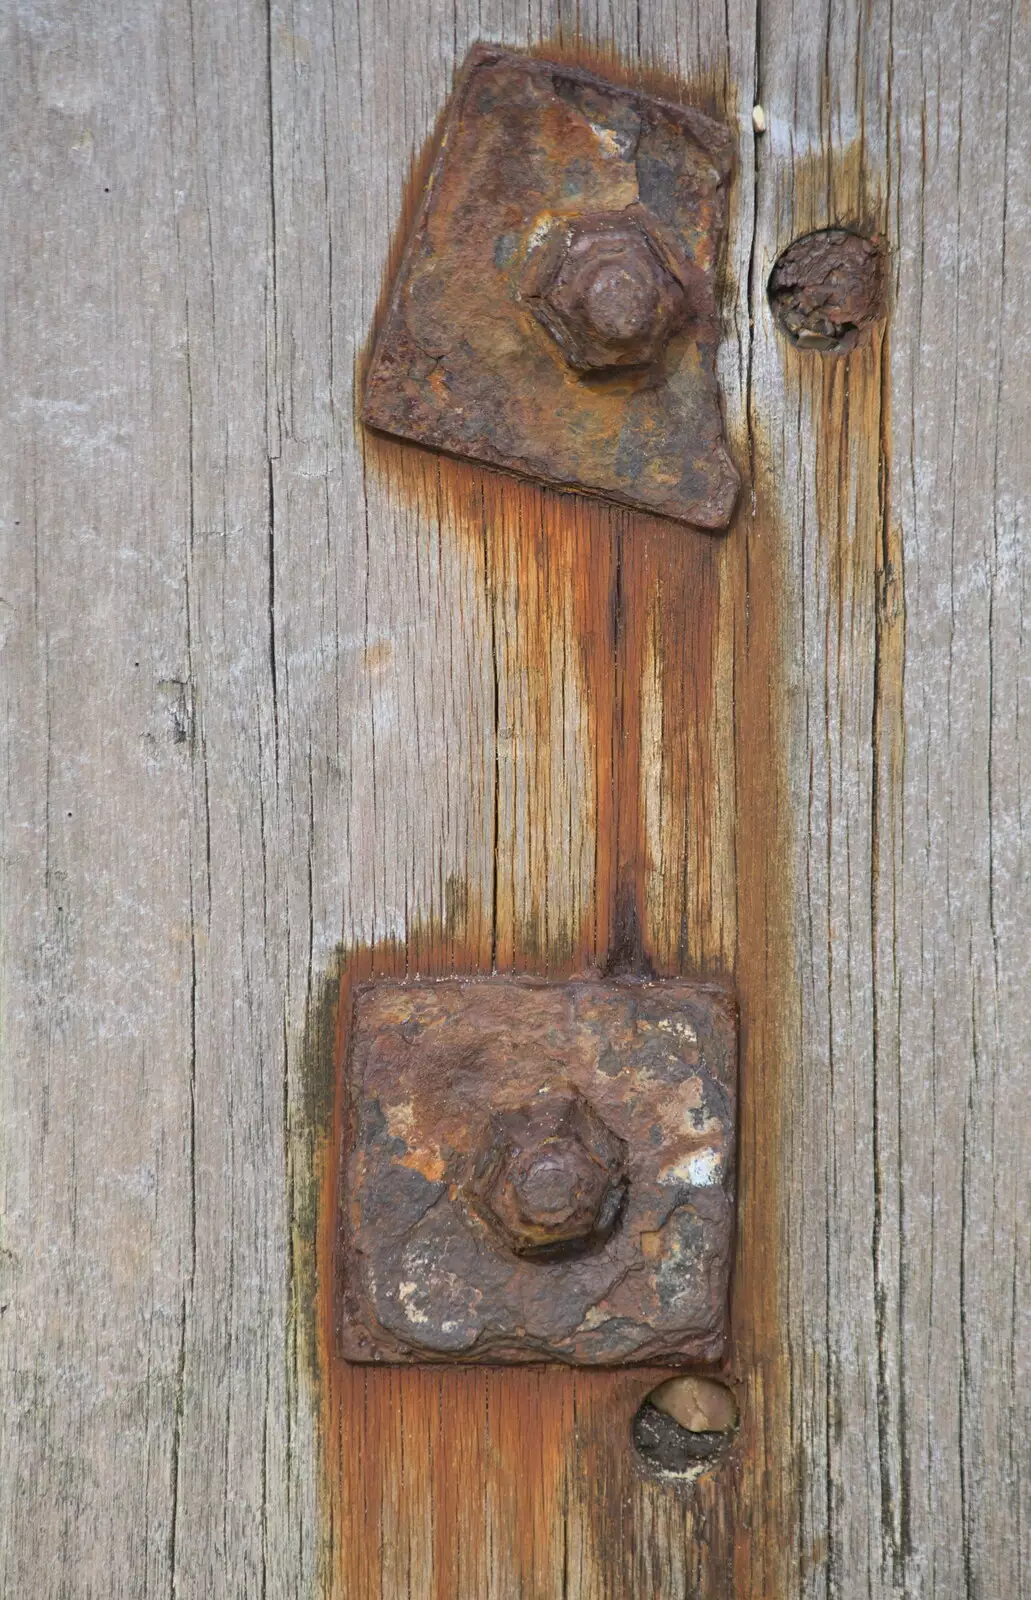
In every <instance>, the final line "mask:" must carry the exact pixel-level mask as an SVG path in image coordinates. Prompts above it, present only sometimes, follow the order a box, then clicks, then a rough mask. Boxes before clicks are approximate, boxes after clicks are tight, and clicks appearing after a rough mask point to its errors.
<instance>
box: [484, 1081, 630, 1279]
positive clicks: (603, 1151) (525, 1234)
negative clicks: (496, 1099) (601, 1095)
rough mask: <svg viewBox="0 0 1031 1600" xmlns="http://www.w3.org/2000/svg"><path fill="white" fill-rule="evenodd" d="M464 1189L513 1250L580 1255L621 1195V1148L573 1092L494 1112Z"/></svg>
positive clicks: (609, 1226)
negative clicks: (487, 1137) (487, 1138)
mask: <svg viewBox="0 0 1031 1600" xmlns="http://www.w3.org/2000/svg"><path fill="white" fill-rule="evenodd" d="M491 1134H492V1137H491V1140H490V1143H489V1144H488V1145H487V1146H486V1147H485V1149H484V1150H483V1151H481V1153H480V1155H479V1158H478V1159H477V1161H476V1165H475V1168H474V1172H473V1176H472V1180H471V1183H470V1185H469V1193H470V1197H471V1199H472V1202H473V1205H474V1206H475V1208H476V1210H477V1211H478V1212H479V1213H480V1215H481V1216H482V1217H484V1218H485V1220H486V1221H487V1222H489V1223H490V1224H491V1226H492V1227H493V1228H494V1229H495V1231H496V1232H497V1233H499V1234H500V1235H501V1237H502V1239H503V1240H504V1241H505V1243H506V1244H507V1245H508V1246H509V1248H510V1249H511V1250H513V1251H514V1252H515V1253H516V1255H520V1256H528V1257H531V1258H536V1259H548V1258H552V1259H554V1258H555V1257H560V1256H566V1255H580V1254H582V1253H584V1252H585V1251H587V1250H590V1249H593V1248H595V1247H596V1246H598V1245H600V1244H603V1243H604V1241H605V1240H606V1239H607V1238H608V1236H609V1234H610V1233H611V1232H612V1230H613V1228H614V1227H615V1225H616V1221H617V1218H618V1217H619V1213H620V1211H621V1210H622V1206H623V1200H624V1198H625V1195H626V1188H627V1178H626V1155H627V1152H626V1145H625V1144H624V1143H623V1140H622V1139H620V1138H618V1137H617V1136H616V1134H614V1133H613V1132H612V1130H611V1129H610V1128H608V1127H606V1125H605V1123H604V1122H603V1121H602V1119H601V1118H600V1117H599V1116H598V1114H597V1112H596V1111H595V1110H594V1109H593V1107H592V1106H591V1105H589V1104H588V1102H587V1101H586V1100H585V1099H584V1098H583V1096H582V1095H580V1094H579V1093H578V1092H577V1091H576V1090H575V1089H573V1088H568V1089H561V1090H546V1091H542V1093H541V1094H540V1095H538V1096H537V1098H536V1099H535V1100H534V1101H533V1102H531V1104H529V1105H526V1106H521V1107H519V1109H518V1110H514V1111H504V1112H499V1113H497V1114H496V1115H495V1117H494V1118H493V1122H492V1128H491Z"/></svg>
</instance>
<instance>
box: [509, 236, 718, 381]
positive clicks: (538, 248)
mask: <svg viewBox="0 0 1031 1600" xmlns="http://www.w3.org/2000/svg"><path fill="white" fill-rule="evenodd" d="M690 276H691V269H690V268H688V267H687V266H686V264H685V263H683V262H681V261H680V260H679V259H678V258H677V254H676V252H675V249H674V248H673V246H672V245H671V243H670V242H669V241H668V240H666V239H664V238H663V237H662V236H661V233H660V231H659V230H658V229H657V228H656V227H653V226H652V225H651V224H650V223H649V221H648V220H647V219H646V218H645V217H644V216H643V215H642V214H640V213H637V214H633V215H628V214H627V213H617V214H616V215H615V216H612V215H606V214H602V215H592V216H583V217H574V218H571V219H566V220H565V221H563V222H561V223H555V224H554V225H553V226H552V227H551V229H550V230H548V232H547V234H546V235H545V238H544V240H543V242H542V243H539V244H537V245H535V246H534V247H533V248H532V249H531V252H530V255H529V257H528V260H527V265H526V268H525V271H524V274H523V278H522V282H521V285H520V292H521V295H522V298H523V299H524V300H525V301H526V303H527V304H528V305H529V307H530V309H531V311H532V312H533V314H534V316H535V317H536V318H537V321H538V322H540V323H541V325H542V326H543V327H545V328H546V329H547V330H548V332H549V333H550V334H551V336H552V338H553V339H554V340H555V342H556V344H557V345H558V346H559V348H560V350H561V351H562V353H563V355H564V356H565V358H566V360H567V361H568V362H569V364H570V366H571V367H575V368H576V369H577V370H578V371H580V372H592V371H599V370H604V369H605V368H608V367H642V366H650V365H651V364H652V362H654V361H655V360H656V359H657V357H658V356H659V355H660V354H661V353H662V350H663V348H664V347H665V345H666V343H667V341H668V340H669V338H670V337H671V335H672V334H673V333H674V332H675V331H676V330H677V328H679V327H680V326H681V325H682V324H683V323H684V321H685V320H686V318H687V316H688V315H689V311H690V306H689V296H688V294H687V292H686V283H685V280H689V279H690Z"/></svg>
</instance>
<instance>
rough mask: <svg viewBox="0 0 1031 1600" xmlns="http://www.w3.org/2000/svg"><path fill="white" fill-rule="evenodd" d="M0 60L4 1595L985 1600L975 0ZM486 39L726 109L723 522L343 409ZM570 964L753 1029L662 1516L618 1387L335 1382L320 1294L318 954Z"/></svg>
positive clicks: (203, 15)
mask: <svg viewBox="0 0 1031 1600" xmlns="http://www.w3.org/2000/svg"><path fill="white" fill-rule="evenodd" d="M0 28H2V41H3V50H2V54H0V82H2V85H3V95H4V107H5V117H4V135H3V138H4V163H3V168H2V170H3V185H4V199H5V208H4V218H5V223H6V227H5V238H6V240H7V244H8V248H7V251H6V253H5V254H6V261H5V269H4V282H5V297H4V302H3V303H4V317H3V321H2V323H0V328H2V339H3V352H2V371H3V374H4V385H3V387H4V399H5V412H6V415H7V418H8V448H7V452H6V462H7V470H6V471H5V472H4V474H3V501H2V508H0V526H2V530H3V567H2V583H0V640H2V644H3V664H4V671H3V674H2V678H0V691H2V697H3V714H2V717H0V738H2V750H3V772H4V786H3V811H2V817H3V820H2V825H0V826H2V831H0V851H2V870H3V888H2V892H3V905H4V913H5V915H4V936H3V943H2V947H0V1008H2V1009H0V1018H2V1033H0V1052H2V1054H0V1061H2V1066H0V1460H2V1461H3V1463H4V1470H3V1471H2V1472H0V1592H2V1593H4V1594H10V1595H17V1596H19V1597H20V1596H22V1595H32V1596H48V1595H54V1596H59V1595H60V1596H64V1595H68V1596H80V1595H81V1596H87V1595H104V1596H123V1595H125V1596H132V1597H134V1600H135V1597H138V1596H140V1595H157V1594H167V1595H171V1596H181V1597H185V1596H191V1595H209V1594H210V1595H221V1594H233V1595H237V1594H238V1595H246V1596H254V1595H270V1596H273V1595H274V1596H279V1595H284V1596H285V1595H298V1596H301V1595H304V1596H308V1595H312V1594H329V1595H346V1596H347V1600H363V1597H365V1596H372V1595H375V1596H378V1597H380V1600H395V1597H400V1596H410V1597H412V1600H430V1597H434V1600H483V1597H484V1596H488V1597H490V1600H517V1597H531V1596H532V1597H534V1600H549V1597H552V1596H554V1597H555V1600H558V1597H559V1596H565V1597H567V1600H601V1597H605V1600H628V1597H631V1596H645V1595H647V1596H649V1597H651V1596H655V1597H669V1600H672V1597H674V1596H685V1595H691V1596H697V1597H715V1596H723V1595H731V1594H733V1595H735V1596H755V1597H759V1596H764V1597H768V1600H784V1597H786V1596H795V1595H798V1596H804V1597H809V1596H812V1597H817V1596H820V1597H824V1596H825V1597H828V1600H831V1597H834V1600H838V1597H851V1596H856V1597H859V1596H864V1597H878V1600H890V1597H892V1600H893V1597H897V1596H906V1597H909V1596H912V1597H920V1600H931V1597H937V1600H953V1597H955V1596H959V1595H962V1596H964V1597H967V1600H997V1597H1001V1596H1006V1597H1009V1596H1021V1595H1023V1594H1024V1593H1026V1592H1029V1587H1031V1576H1029V1574H1031V1534H1029V1531H1028V1530H1029V1516H1028V1511H1029V1507H1028V1497H1029V1493H1031V1490H1029V1484H1031V1452H1029V1446H1028V1442H1027V1441H1028V1438H1029V1437H1031V1406H1029V1400H1028V1395H1029V1392H1031V1381H1029V1380H1031V1372H1029V1365H1031V1251H1029V1248H1028V1234H1027V1218H1028V1215H1029V1214H1031V1193H1029V1189H1031V1148H1029V1146H1031V1140H1029V1135H1028V1121H1027V1118H1026V1115H1025V1109H1024V1108H1025V1101H1026V1084H1027V1068H1026V1065H1025V1060H1024V1056H1025V1034H1026V1031H1027V1019H1028V1004H1027V993H1028V978H1029V976H1031V973H1029V965H1031V959H1029V951H1031V901H1029V896H1028V888H1027V885H1028V871H1029V867H1028V844H1027V841H1028V837H1029V831H1031V815H1029V804H1028V799H1027V795H1026V773H1027V771H1028V764H1029V759H1031V749H1029V741H1031V732H1029V721H1028V718H1027V716H1026V714H1025V706H1024V701H1025V700H1026V698H1027V693H1028V687H1027V686H1028V681H1029V649H1031V646H1029V644H1028V640H1027V637H1026V628H1025V623H1024V602H1025V594H1026V590H1027V586H1028V581H1029V574H1028V561H1027V557H1026V555H1025V553H1024V549H1023V543H1024V532H1025V525H1026V521H1027V515H1028V507H1027V495H1028V485H1029V468H1028V444H1027V437H1026V435H1027V430H1026V426H1025V424H1024V413H1025V410H1026V399H1025V397H1026V393H1027V390H1028V386H1029V380H1031V334H1029V332H1028V321H1029V319H1028V291H1027V288H1026V281H1025V280H1026V275H1025V274H1024V273H1023V272H1022V271H1021V267H1022V264H1023V261H1024V259H1025V256H1026V254H1027V251H1028V248H1029V245H1031V239H1029V233H1031V193H1029V187H1031V176H1029V174H1031V161H1029V159H1028V156H1029V151H1028V141H1029V134H1028V131H1027V126H1026V124H1025V120H1024V118H1023V117H1022V116H1021V111H1022V108H1023V106H1025V105H1026V104H1027V100H1028V92H1029V89H1031V81H1029V80H1031V34H1029V30H1028V27H1027V18H1026V14H1025V10H1024V8H1022V7H1021V6H1020V5H1018V4H1017V3H1016V0H1013V3H1012V4H1009V5H1006V4H997V3H995V0H989V3H988V5H987V6H986V7H982V8H981V9H980V10H979V11H976V12H970V11H969V10H968V9H967V8H964V7H961V6H960V5H958V4H954V3H953V0H945V3H944V4H942V5H939V6H937V7H936V8H934V9H933V10H930V9H928V8H925V7H918V6H910V7H900V6H893V5H891V4H890V3H889V0H873V3H871V4H869V5H862V6H861V5H858V4H853V3H852V0H834V3H833V4H832V3H831V0H794V3H790V0H772V3H771V0H763V4H762V6H761V8H759V7H758V6H755V5H751V6H747V5H739V4H737V3H735V0H731V3H730V4H729V5H723V4H720V5H717V4H715V0H697V3H693V4H691V5H690V6H688V5H687V4H686V3H685V0H638V3H636V4H634V3H631V0H626V3H620V4H608V3H602V0H579V3H577V4H573V3H572V0H568V3H567V0H540V3H536V4H535V5H534V6H532V7H527V6H526V5H524V4H522V3H521V0H520V3H517V0H478V3H477V4H476V5H468V4H466V3H465V0H454V3H452V4H448V5H445V4H443V3H442V0H393V3H391V4H390V5H383V6H377V7H372V6H359V5H357V4H355V3H352V0H296V3H288V4H282V5H276V6H272V7H266V5H264V4H258V3H257V0H241V3H240V4H239V5H237V6H235V7H232V8H230V7H226V6H223V5H218V4H214V3H212V0H193V3H192V4H188V3H187V0H162V3H161V4H159V5H158V6H156V7H150V8H141V7H138V6H133V5H130V4H129V3H128V0H111V3H110V4H108V5H106V6H103V7H101V6H100V5H98V4H96V3H91V4H86V5H82V4H80V5H73V4H71V3H69V0H60V3H58V4H55V5H48V6H43V5H42V4H37V3H34V0H24V3H22V4H20V5H17V6H16V5H14V4H10V5H8V6H7V7H5V8H2V9H0ZM477 38H486V39H497V40H501V41H504V42H505V43H507V44H509V45H512V46H515V47H520V46H529V47H537V46H541V45H544V46H546V48H547V50H548V51H550V52H552V53H555V52H559V53H563V54H567V55H568V56H570V57H571V58H573V59H577V60H583V61H584V62H586V63H587V64H591V65H595V66H600V67H602V68H603V69H605V70H610V71H613V72H617V73H627V74H629V75H630V76H631V77H632V78H633V79H634V80H635V81H637V80H638V79H640V80H641V81H645V82H649V83H654V84H656V85H659V86H661V87H662V88H663V89H664V90H665V91H666V92H673V93H677V94H681V93H686V94H687V95H688V96H689V97H690V98H691V99H692V100H693V101H695V102H696V103H700V104H703V105H705V106H707V107H709V108H710V109H715V110H716V111H717V112H719V113H720V114H722V115H724V116H726V117H728V118H730V119H731V120H732V121H733V122H734V123H735V125H736V127H737V128H738V131H739V134H740V143H739V170H738V175H737V178H736V180H735V186H734V199H733V208H732V209H733V214H732V234H731V241H730V246H729V250H728V257H727V262H726V268H725V285H724V292H723V305H722V310H723V317H724V325H725V329H726V338H725V343H724V345H723V348H722V352H721V358H720V359H721V382H722V385H723V390H724V396H725V402H726V409H727V420H728V428H729V431H730V436H731V438H732V440H733V445H734V450H735V454H736V458H737V460H738V462H739V464H740V465H741V467H742V469H743V471H744V472H745V473H746V474H747V477H748V479H749V480H750V487H751V493H750V494H746V497H745V501H744V504H743V507H742V511H741V514H740V516H739V519H738V521H737V523H736V525H735V528H734V530H733V531H732V532H731V534H730V535H729V537H728V538H727V539H726V540H725V541H722V542H720V541H717V542H713V541H710V540H708V539H706V538H705V537H703V536H692V535H689V534H688V535H684V534H682V533H681V531H680V530H671V529H670V528H668V527H666V526H664V525H663V524H661V523H659V522H654V521H649V520H647V519H641V518H634V517H631V516H629V515H626V514H624V513H620V512H615V511H612V510H610V509H608V508H606V507H604V506H601V505H599V504H596V503H588V502H586V501H580V500H577V499H575V498H572V497H570V498H562V497H559V496H556V495H551V494H549V493H547V492H546V491H543V490H539V489H536V488H534V487H532V486H528V485H519V484H516V483H514V482H509V481H507V480H505V479H503V478H500V477H498V476H495V475H492V474H489V473H486V472H477V471H475V470H474V469H469V468H464V467H461V466H458V465H456V464H454V463H448V462H444V461H441V460H438V459H437V458H435V457H433V456H430V455H427V454H423V453H421V452H418V451H415V450H408V449H405V448H403V447H400V446H393V445H389V444H383V443H375V442H373V441H370V440H369V439H367V438H365V437H363V436H362V434H361V433H360V431H359V430H358V429H357V428H356V424H355V420H354V416H355V410H354V395H355V383H356V377H357V375H358V374H359V372H360V367H361V362H362V359H363V352H364V350H365V349H366V347H367V340H368V337H369V331H370V328H371V326H372V324H373V320H374V317H375V314H376V308H377V305H378V304H379V303H380V302H381V299H382V294H383V291H384V287H385V284H386V281H387V278H388V273H389V264H390V262H391V260H394V259H396V252H397V248H398V242H399V239H400V236H401V233H402V231H403V226H404V219H405V216H406V215H407V214H408V211H409V209H410V206H411V202H412V196H413V192H414V191H415V190H416V189H417V186H418V175H419V171H420V170H421V168H420V164H424V160H425V151H426V149H427V142H428V141H429V139H430V138H431V135H432V131H433V128H434V126H435V124H436V122H437V120H438V118H439V115H440V112H441V110H442V107H443V106H444V104H445V101H446V97H447V93H448V89H449V85H450V83H451V81H452V77H453V74H454V71H455V69H456V67H457V65H458V64H460V62H461V60H462V58H463V56H464V54H465V52H466V50H467V48H468V47H469V45H470V44H471V43H472V42H473V41H474V40H475V39H477ZM755 99H760V100H761V101H762V103H763V105H764V107H765V112H766V119H767V125H768V132H767V133H766V134H765V135H763V136H762V137H760V138H756V137H754V136H753V133H752V127H751V107H752V104H753V101H754V100H755ZM834 222H852V223H858V224H859V225H861V226H863V227H866V228H869V229H873V230H875V231H879V232H881V233H883V234H884V235H885V236H886V238H887V240H888V244H889V247H890V250H891V259H892V276H893V282H892V295H891V300H892V305H891V315H890V319H889V323H888V326H887V329H886V330H885V331H884V332H883V333H879V334H878V335H877V336H876V337H875V338H874V339H872V340H870V341H868V343H867V344H866V345H864V346H863V347H862V348H860V349H858V350H857V351H855V352H854V353H853V354H852V355H851V356H849V357H847V358H844V359H841V360H838V361H835V360H829V359H826V358H823V357H820V356H817V355H814V354H803V353H800V352H797V351H794V350H791V349H789V348H788V347H787V346H786V345H785V344H784V342H783V340H782V339H781V338H780V337H779V336H778V335H777V334H776V332H775V330H774V328H773V325H772V321H771V318H770V316H769V313H768V310H767V307H766V303H765V294H764V286H765V282H766V278H767V277H768V274H769V271H770V269H771V268H772V265H773V262H774V260H775V258H776V255H777V252H778V251H779V250H780V249H781V248H783V246H784V245H786V244H787V243H788V242H789V241H790V240H791V239H792V238H793V237H795V236H796V235H797V234H798V233H799V232H801V231H804V230H805V229H808V228H813V227H820V226H824V225H826V224H829V223H834ZM614 946H622V947H623V948H624V949H625V951H628V952H629V954H630V956H631V957H632V958H634V959H637V958H639V957H640V956H641V955H642V954H644V955H646V956H647V957H648V958H649V959H650V960H651V961H652V962H653V963H654V964H655V966H656V967H657V968H658V969H660V970H663V971H671V972H673V971H676V972H679V971H685V972H704V973H726V974H730V975H732V976H733V978H734V981H735V982H736V984H737V986H738V989H739V993H740V995H741V1000H742V1015H743V1040H744V1057H743V1078H742V1125H741V1148H742V1162H741V1220H740V1236H739V1249H738V1260H737V1269H736V1282H735V1292H734V1300H733V1321H734V1349H733V1354H732V1359H731V1363H730V1367H729V1376H730V1377H731V1379H732V1381H733V1382H734V1384H735V1387H736V1389H737V1391H738V1393H739V1395H740V1398H741V1401H742V1416H743V1421H742V1429H741V1434H740V1437H739V1443H738V1446H737V1450H736V1454H735V1455H734V1457H733V1458H732V1460H731V1461H730V1463H729V1464H728V1466H727V1468H726V1469H725V1470H724V1471H722V1472H721V1474H720V1475H719V1476H718V1477H716V1478H714V1479H713V1480H712V1481H711V1482H710V1483H709V1484H708V1485H703V1486H701V1487H700V1488H699V1489H698V1491H696V1492H695V1493H694V1495H691V1496H685V1495H681V1494H680V1493H678V1492H677V1491H674V1490H670V1489H669V1488H668V1487H665V1486H661V1485H657V1484H655V1483H652V1482H649V1481H647V1480H646V1479H644V1478H642V1477H641V1476H640V1475H639V1474H638V1472H637V1471H636V1469H635V1466H634V1463H633V1461H632V1459H631V1457H630V1453H629V1419H630V1417H631V1415H632V1412H633V1410H634V1407H635V1406H636V1404H637V1402H638V1399H639V1398H640V1396H641V1394H642V1393H643V1392H644V1391H645V1390H646V1389H647V1387H648V1386H649V1384H650V1382H652V1381H654V1375H649V1374H646V1373H641V1372H634V1371H627V1372H624V1373H619V1374H604V1373H582V1374H576V1375H571V1374H569V1373H567V1372H564V1371H555V1370H553V1369H540V1370H534V1371H531V1372H499V1371H486V1372H472V1373H471V1372H463V1371H457V1370H456V1371H452V1372H446V1373H437V1372H432V1373H427V1372H423V1371H418V1370H416V1371H411V1372H405V1373H402V1374H399V1373H392V1372H373V1373H366V1372H362V1371H356V1370H355V1369H350V1368H346V1367H343V1366H341V1364H340V1363H338V1362H336V1361H335V1360H334V1356H333V1350H332V1341H331V1338H330V1329H329V1323H328V1321H327V1296H326V1292H325V1290H326V1272H327V1263H328V1262H329V1260H330V1253H331V1245H332V1230H333V1201H334V1185H335V1182H336V1163H335V1150H336V1146H335V1144H334V1115H335V1112H334V1100H335V1090H336V1087H337V1083H338V1075H337V1074H336V1073H335V1067H338V1065H339V1058H340V1051H341V1049H342V1048H343V1043H344V1041H343V1037H342V1034H341V1032H340V1030H339V1028H338V1027H337V1023H338V1021H339V1016H340V1012H339V1006H338V1000H339V993H340V986H341V979H342V978H343V982H344V983H345V985H346V983H348V982H350V981H353V979H354V978H355V977H356V976H360V977H365V976H367V975H368V974H369V973H371V972H374V971H382V972H394V973H397V972H403V971H420V972H434V971H450V970H460V971H466V970H468V971H486V970H489V969H490V968H491V966H492V964H496V965H497V966H498V967H499V968H501V969H503V970H535V971H536V970H541V971H548V972H550V973H555V974H559V973H564V972H569V971H576V970H579V969H581V968H583V967H584V966H585V965H590V964H592V963H596V962H600V961H603V960H604V959H605V957H606V956H607V954H608V952H609V951H610V950H611V949H612V948H613V947H614Z"/></svg>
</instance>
